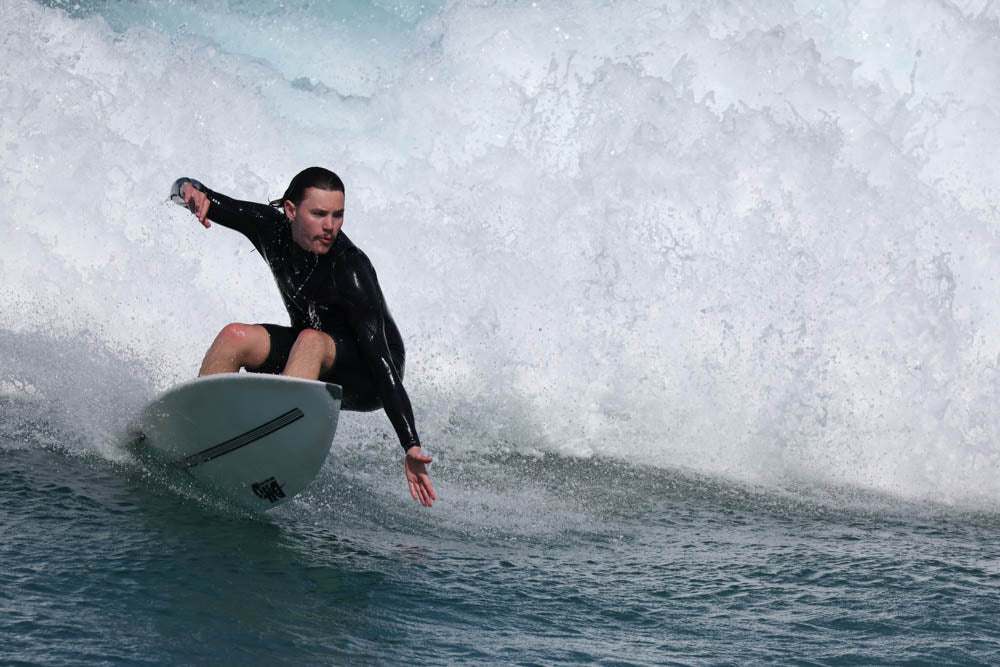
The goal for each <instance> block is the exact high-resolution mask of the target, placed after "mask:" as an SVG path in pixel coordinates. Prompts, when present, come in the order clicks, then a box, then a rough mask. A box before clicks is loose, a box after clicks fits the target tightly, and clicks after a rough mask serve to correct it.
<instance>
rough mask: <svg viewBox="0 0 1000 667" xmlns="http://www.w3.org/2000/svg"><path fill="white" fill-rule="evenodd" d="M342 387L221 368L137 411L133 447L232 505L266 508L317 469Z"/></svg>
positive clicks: (291, 493)
mask: <svg viewBox="0 0 1000 667" xmlns="http://www.w3.org/2000/svg"><path fill="white" fill-rule="evenodd" d="M342 397H343V392H342V390H341V388H340V386H339V385H335V384H329V383H326V382H317V381H315V380H302V379H299V378H289V377H285V376H282V375H263V374H257V373H253V374H250V373H221V374H218V375H208V376H205V377H200V378H197V379H195V380H190V381H188V382H185V383H183V384H179V385H177V386H175V387H173V388H172V389H169V390H167V391H166V392H164V393H163V394H161V395H160V396H159V397H157V398H156V399H154V400H153V401H151V402H150V403H149V404H148V405H147V406H146V407H145V408H144V409H143V410H142V412H141V413H140V415H139V418H138V420H137V422H136V424H135V426H134V429H135V432H134V436H135V437H134V441H135V445H134V446H135V447H141V448H144V450H146V452H148V453H151V454H153V455H154V456H155V457H156V458H158V459H160V460H162V461H164V462H166V463H167V464H169V465H171V466H174V467H176V468H179V469H181V470H184V471H186V472H187V473H190V474H191V475H192V476H193V477H194V478H195V479H196V480H197V481H199V482H200V483H201V484H203V485H205V486H207V487H209V488H211V489H212V490H214V491H216V492H218V493H221V494H222V495H224V496H226V497H228V498H230V499H231V500H234V501H236V502H237V503H239V504H241V505H244V506H248V507H251V508H253V509H258V510H267V509H271V508H272V507H277V506H278V505H280V504H282V503H284V502H287V501H289V500H290V499H292V498H293V497H294V496H295V495H296V494H298V493H299V492H300V491H302V490H303V489H304V488H306V486H308V485H309V483H310V482H311V481H312V480H313V478H315V477H316V475H317V473H319V470H320V468H322V467H323V462H324V461H325V460H326V457H327V455H328V454H329V452H330V445H331V444H332V443H333V436H334V434H335V433H336V431H337V420H338V417H339V415H340V402H341V399H342Z"/></svg>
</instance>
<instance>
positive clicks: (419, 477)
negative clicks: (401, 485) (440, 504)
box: [405, 446, 437, 507]
mask: <svg viewBox="0 0 1000 667" xmlns="http://www.w3.org/2000/svg"><path fill="white" fill-rule="evenodd" d="M431 460H432V459H431V457H429V456H424V455H423V453H421V451H420V447H419V446H416V447H410V448H409V449H407V450H406V463H405V466H406V481H407V482H409V484H410V495H411V496H413V499H414V500H419V501H420V503H421V504H422V505H425V506H426V507H430V506H431V505H432V504H433V503H432V502H431V501H433V500H437V496H436V495H434V487H433V486H431V478H430V476H429V475H428V474H427V467H426V464H427V463H430V462H431Z"/></svg>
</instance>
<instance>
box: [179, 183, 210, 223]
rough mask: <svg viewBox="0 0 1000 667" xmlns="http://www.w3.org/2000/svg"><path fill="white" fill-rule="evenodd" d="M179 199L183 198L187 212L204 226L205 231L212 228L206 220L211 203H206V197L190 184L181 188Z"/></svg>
mask: <svg viewBox="0 0 1000 667" xmlns="http://www.w3.org/2000/svg"><path fill="white" fill-rule="evenodd" d="M181 197H183V198H184V203H185V204H186V205H187V207H188V210H189V211H191V212H192V213H194V214H195V216H197V218H198V222H200V223H201V224H203V225H205V229H208V228H209V227H211V226H212V223H211V222H209V221H208V219H207V218H206V216H207V215H208V207H209V205H210V204H211V202H210V201H208V196H207V195H206V194H205V193H204V192H202V191H201V190H199V189H198V188H196V187H194V186H193V185H191V184H190V183H185V184H184V185H182V186H181Z"/></svg>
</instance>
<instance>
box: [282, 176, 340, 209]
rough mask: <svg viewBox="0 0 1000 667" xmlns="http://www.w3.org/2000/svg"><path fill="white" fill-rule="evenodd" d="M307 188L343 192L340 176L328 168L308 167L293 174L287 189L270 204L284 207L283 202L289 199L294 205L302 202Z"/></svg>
mask: <svg viewBox="0 0 1000 667" xmlns="http://www.w3.org/2000/svg"><path fill="white" fill-rule="evenodd" d="M308 188H319V189H320V190H329V191H330V192H344V182H343V181H342V180H340V176H337V175H336V174H335V173H333V172H332V171H330V170H329V169H324V168H323V167H309V168H308V169H303V170H302V171H300V172H299V173H297V174H295V178H293V179H292V182H291V183H289V184H288V189H287V190H285V194H284V195H283V196H282V197H281V199H275V200H274V201H272V202H271V206H274V207H277V208H284V207H285V202H286V201H290V202H292V203H293V204H295V205H296V206H298V205H299V204H301V203H302V198H303V197H305V195H306V190H307V189H308Z"/></svg>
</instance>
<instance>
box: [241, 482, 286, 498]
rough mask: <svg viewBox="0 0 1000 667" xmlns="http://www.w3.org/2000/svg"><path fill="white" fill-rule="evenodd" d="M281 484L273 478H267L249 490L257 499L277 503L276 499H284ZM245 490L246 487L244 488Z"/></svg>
mask: <svg viewBox="0 0 1000 667" xmlns="http://www.w3.org/2000/svg"><path fill="white" fill-rule="evenodd" d="M281 486H282V485H281V484H278V480H276V479H275V478H274V477H268V478H267V479H265V480H264V481H263V482H257V483H256V484H254V485H252V486H251V487H250V488H252V489H253V492H254V495H255V496H257V497H258V498H266V499H267V500H269V501H271V502H272V503H276V502H278V498H284V497H285V492H284V491H282V490H281ZM244 488H246V487H244Z"/></svg>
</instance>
